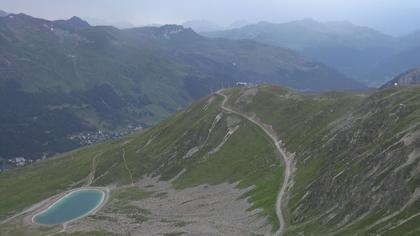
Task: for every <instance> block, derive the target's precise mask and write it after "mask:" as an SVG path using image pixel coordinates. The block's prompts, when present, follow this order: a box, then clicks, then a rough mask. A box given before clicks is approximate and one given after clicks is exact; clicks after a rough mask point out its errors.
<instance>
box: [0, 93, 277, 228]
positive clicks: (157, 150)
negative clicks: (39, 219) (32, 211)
mask: <svg viewBox="0 0 420 236" xmlns="http://www.w3.org/2000/svg"><path fill="white" fill-rule="evenodd" d="M220 102H221V97H219V96H216V95H214V96H212V97H210V98H207V99H205V100H203V101H201V102H199V103H196V104H194V105H193V106H192V107H190V108H188V109H187V110H185V111H181V112H179V113H177V114H176V115H174V116H173V117H172V118H170V119H168V120H166V121H164V122H162V123H161V124H160V125H158V126H156V127H154V128H151V129H149V130H147V131H146V132H144V133H142V134H135V135H132V136H129V137H127V138H125V139H122V140H120V141H114V142H106V143H103V144H99V145H95V146H92V147H88V148H84V149H81V150H77V151H74V152H71V153H68V154H64V155H63V156H60V157H55V158H51V159H49V160H46V161H43V162H41V163H37V164H35V165H32V166H29V167H25V168H22V169H18V170H15V171H10V172H6V173H2V174H1V176H0V180H1V185H0V189H1V191H2V192H4V193H5V194H3V195H2V197H1V201H0V215H1V216H2V218H3V219H4V218H5V217H6V216H8V215H10V214H12V213H13V212H17V211H20V210H22V209H23V208H25V207H28V206H30V205H31V204H34V203H36V202H38V201H40V200H42V199H45V198H47V197H49V196H51V195H54V194H57V193H59V192H62V191H64V190H66V189H70V188H75V187H78V186H83V185H85V184H86V183H87V181H88V179H89V178H88V176H89V174H90V172H91V170H92V168H94V169H95V174H94V178H93V179H94V180H93V182H92V185H94V186H109V185H113V184H117V186H123V185H127V184H129V183H131V178H132V179H133V181H137V180H139V179H141V178H142V177H144V175H146V174H147V175H159V176H160V178H161V179H162V180H168V179H171V178H173V177H175V176H176V175H177V174H178V173H180V172H181V171H183V170H184V172H182V173H183V174H182V175H180V176H179V177H178V178H177V179H176V181H175V182H173V185H174V187H175V188H176V189H185V188H191V187H194V186H197V185H201V184H211V185H215V184H220V183H224V182H231V183H238V187H239V188H248V187H250V186H254V188H252V189H250V190H248V191H247V192H246V193H245V195H244V196H243V197H248V198H249V201H250V202H252V204H253V207H254V208H260V209H262V210H263V215H265V216H267V217H268V219H269V222H271V223H272V225H273V228H276V227H278V225H277V224H278V223H277V218H276V215H275V211H274V205H275V200H276V192H277V191H278V189H279V187H280V186H281V182H282V168H281V163H280V161H279V159H278V158H277V157H276V155H277V154H276V153H275V149H274V147H273V145H272V144H271V143H270V140H269V138H268V137H266V136H265V134H264V133H263V132H262V131H261V130H259V128H258V127H256V126H255V125H253V124H252V123H249V122H247V121H245V120H243V119H241V118H240V117H238V116H235V115H230V114H227V113H225V112H223V111H222V110H221V109H220ZM123 155H124V157H125V162H124V158H123ZM93 160H94V161H93ZM93 163H94V164H93ZM92 165H94V166H92ZM127 167H128V168H129V170H130V171H129V172H128V171H127ZM117 189H118V188H117ZM115 191H117V190H115ZM9 226H10V225H9ZM3 227H7V226H3ZM7 229H8V230H11V229H13V227H12V226H10V228H9V227H7ZM28 230H29V229H28ZM8 232H13V230H11V231H8Z"/></svg>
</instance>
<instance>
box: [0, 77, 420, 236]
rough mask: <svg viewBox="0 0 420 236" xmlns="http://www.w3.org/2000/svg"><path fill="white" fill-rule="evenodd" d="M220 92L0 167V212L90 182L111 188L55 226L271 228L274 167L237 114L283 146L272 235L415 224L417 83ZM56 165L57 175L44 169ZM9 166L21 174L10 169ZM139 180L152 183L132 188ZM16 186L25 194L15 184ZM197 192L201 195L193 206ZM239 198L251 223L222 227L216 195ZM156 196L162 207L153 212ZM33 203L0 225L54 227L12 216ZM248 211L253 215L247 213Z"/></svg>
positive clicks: (389, 229) (255, 132) (411, 229)
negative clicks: (85, 142)
mask: <svg viewBox="0 0 420 236" xmlns="http://www.w3.org/2000/svg"><path fill="white" fill-rule="evenodd" d="M223 94H225V96H227V97H228V99H227V100H226V102H225V107H228V108H229V109H231V111H229V110H228V111H226V110H223V109H222V107H223V106H222V105H223V103H224V102H223V101H224V99H223V97H222V96H220V95H217V94H212V95H209V96H208V97H205V98H203V99H202V100H200V101H199V102H197V103H194V104H193V105H192V106H191V107H188V108H186V109H184V110H181V111H179V112H178V113H177V114H175V115H173V116H172V117H170V118H168V119H167V120H165V121H163V122H162V123H160V124H159V125H157V126H156V127H153V128H151V129H148V130H146V131H145V132H143V133H137V134H132V135H130V136H127V137H124V138H122V139H121V140H115V141H108V142H106V143H102V144H97V145H94V146H90V147H86V148H83V149H79V150H76V151H74V152H71V153H67V154H64V155H62V156H61V157H55V158H52V159H49V160H46V161H42V162H39V163H36V164H35V165H34V166H28V167H25V168H22V169H17V170H13V171H8V172H4V173H0V175H1V178H0V181H2V182H1V183H2V184H0V186H1V187H0V188H3V189H2V190H6V189H7V191H2V192H5V195H4V196H3V201H1V202H0V215H1V216H2V218H3V219H4V218H7V216H10V215H13V213H19V212H20V211H21V210H22V209H24V208H26V207H29V206H31V205H32V204H36V203H37V202H39V201H42V200H43V199H48V197H50V196H54V195H55V194H57V193H60V192H62V191H65V190H68V189H72V188H75V187H77V186H83V185H84V184H86V183H90V184H91V185H92V186H100V187H110V191H111V192H110V194H111V196H113V197H111V198H110V200H109V202H107V203H106V205H105V206H104V208H103V209H101V210H100V211H99V212H98V213H96V214H95V215H92V216H89V217H87V218H86V220H83V221H78V222H73V223H71V224H68V225H67V227H66V233H81V234H83V233H84V234H89V233H93V232H95V231H97V229H98V227H103V226H105V225H112V227H108V228H102V229H103V230H104V231H101V232H100V233H99V234H120V233H121V232H122V231H121V230H120V229H121V224H120V223H118V222H120V221H123V222H129V223H124V230H125V231H124V232H131V233H136V232H137V233H139V232H141V233H145V231H144V230H149V231H148V232H149V234H150V233H154V234H163V233H175V232H180V231H182V232H186V233H192V234H193V233H198V232H202V231H200V229H201V230H202V229H203V228H202V227H203V225H205V226H206V227H210V228H211V229H212V230H214V231H213V232H218V233H220V234H229V235H244V234H253V233H254V234H255V233H260V234H269V233H271V232H275V231H276V230H277V229H279V228H280V225H279V223H278V219H277V217H276V214H275V210H276V209H277V208H276V199H277V197H278V194H279V187H283V188H284V186H283V184H282V181H284V176H285V166H284V164H283V163H282V162H281V161H279V159H278V158H279V156H277V154H278V153H277V152H276V151H275V149H276V148H275V147H274V144H273V142H272V140H271V139H270V138H269V137H268V136H267V133H265V132H263V131H262V130H261V129H260V127H258V125H255V124H254V123H252V122H249V120H247V119H243V117H242V116H238V115H235V113H237V112H238V113H240V114H244V115H245V116H246V117H252V119H253V120H257V121H258V122H259V123H263V124H266V125H267V127H269V128H270V129H272V130H273V131H274V132H275V133H276V134H277V135H278V137H281V140H282V142H281V143H279V145H281V146H282V148H285V149H287V151H288V152H291V153H293V154H294V160H295V162H296V163H295V167H294V168H293V171H292V173H291V174H292V181H291V182H290V184H289V185H288V186H287V188H285V195H284V196H285V197H284V199H283V200H282V204H283V205H282V214H284V217H285V222H286V223H285V224H284V226H285V228H284V234H283V235H296V234H302V233H304V234H307V233H311V234H312V235H355V234H360V235H365V234H381V235H387V236H393V235H410V234H411V235H415V234H416V232H417V231H418V230H419V226H418V224H415V222H417V219H418V215H419V214H418V213H419V212H420V207H419V206H420V205H419V201H420V199H419V198H418V194H417V190H416V189H417V188H418V185H419V181H418V175H417V173H418V169H417V165H418V162H419V160H420V159H419V158H418V150H416V143H417V142H418V140H419V137H420V136H419V127H418V121H419V118H418V112H419V110H420V106H419V104H418V102H417V101H418V100H417V99H416V98H418V96H419V88H418V87H401V88H391V89H385V90H380V91H374V92H371V93H364V94H363V93H343V92H342V93H338V92H330V93H325V94H302V93H297V92H294V91H291V90H289V89H286V88H282V87H277V86H271V85H260V86H256V87H248V88H235V89H230V90H224V91H223ZM401 104H404V105H403V106H402V105H401ZM232 111H234V112H232ZM378 121H379V122H378ZM276 153H277V154H276ZM93 159H95V161H94V163H95V164H94V165H92V163H93ZM92 166H93V168H94V170H95V171H94V172H92ZM75 168H77V170H78V171H74V170H75ZM127 169H128V170H129V171H128V170H127ZM58 172H60V173H61V175H58V176H57V178H47V177H48V176H52V175H55V174H56V173H58ZM92 173H94V175H93V177H92ZM18 175H19V176H22V177H21V178H16V176H18ZM45 179H47V180H48V181H45ZM42 180H43V181H42ZM40 181H42V182H40ZM168 181H169V182H168ZM41 183H42V184H41ZM132 183H134V185H133V184H132ZM228 183H234V185H233V188H234V189H237V190H238V191H239V190H242V191H241V192H240V194H239V196H238V195H231V193H232V191H234V190H233V189H230V188H228V187H227V185H226V184H228ZM159 186H160V187H159ZM252 186H254V187H252ZM35 188H37V189H38V191H33V189H35ZM159 188H163V189H164V192H166V194H163V192H162V190H159ZM205 189H210V190H211V191H212V192H213V194H216V195H217V196H220V197H222V196H223V197H224V198H223V200H221V199H220V198H210V199H209V198H208V197H209V196H213V195H212V194H211V193H210V192H205V193H206V196H204V195H197V194H199V193H201V192H203V191H205ZM151 190H152V191H156V192H155V193H153V192H149V193H148V194H144V192H148V191H151ZM349 190H351V191H349ZM396 190H397V191H396ZM18 191H23V193H25V194H20V195H17V194H15V193H17V192H18ZM122 192H125V194H122ZM140 193H141V194H140ZM186 193H187V194H186ZM139 194H140V196H141V197H140V198H139V197H136V196H138V195H139ZM178 194H181V195H178ZM184 194H186V195H184ZM349 194H350V195H351V197H349ZM199 196H200V197H201V198H205V199H208V202H207V203H206V202H198V203H197V205H194V202H196V201H198V200H197V197H199ZM229 196H230V197H232V198H230V197H229ZM178 197H179V198H182V199H184V200H183V201H178V200H177V199H178ZM244 198H245V199H247V201H249V203H250V204H251V206H249V205H247V207H246V209H249V211H243V212H241V213H240V214H239V215H235V217H238V218H240V219H248V220H251V221H252V222H259V223H258V224H249V222H248V223H243V222H242V221H241V222H231V221H229V224H230V225H231V226H232V227H228V228H225V227H222V226H221V225H223V224H225V223H226V221H227V220H229V219H231V217H232V215H229V214H228V213H227V212H225V211H220V210H219V205H218V203H220V202H224V201H226V202H229V204H226V205H224V207H223V208H229V206H237V208H241V207H239V205H235V204H237V203H238V202H241V201H242V200H243V199H244ZM186 199H187V202H185V201H186ZM193 199H195V200H193ZM190 200H191V201H190ZM168 202H170V203H171V204H170V205H167V204H168ZM209 202H211V203H209ZM154 203H156V204H154ZM138 204H139V205H138ZM190 204H192V205H190ZM209 204H210V205H209ZM184 205H186V206H188V207H192V209H194V210H195V211H198V212H200V214H199V215H194V217H195V218H194V220H191V219H190V218H184V217H181V216H180V215H183V213H180V212H185V211H186V210H187V211H189V210H188V209H189V208H182V206H184ZM159 206H165V207H169V208H166V210H165V214H161V213H159V212H160V211H159V209H160V208H159ZM207 206H211V209H213V210H214V211H216V212H217V213H214V214H217V215H218V216H220V217H219V218H212V221H209V220H208V218H206V217H205V216H207V215H212V214H209V208H206V207H207ZM242 207H243V206H242ZM127 208H130V209H132V210H130V211H127V210H125V209H127ZM139 208H140V209H139ZM237 208H235V209H237ZM141 209H143V210H141ZM145 209H146V210H145ZM167 209H173V210H174V211H175V212H173V211H171V213H170V214H171V215H170V216H171V218H172V219H173V220H175V221H176V222H177V224H176V225H177V226H174V225H173V224H174V223H173V222H171V221H169V222H167V218H165V216H167V215H168V210H167ZM258 209H259V210H258ZM254 210H258V211H254ZM214 211H213V212H214ZM230 211H231V212H232V211H233V210H230ZM250 212H251V213H250ZM34 213H36V210H34V211H33V212H32V211H29V212H27V213H26V214H24V215H21V216H19V217H17V218H13V219H12V220H10V221H8V222H6V223H3V224H2V225H1V227H2V229H3V230H4V232H5V233H6V235H8V234H9V235H13V233H15V234H16V233H17V232H19V233H21V234H25V233H27V232H31V233H32V234H31V235H43V234H45V233H46V232H47V233H54V232H57V231H60V230H62V229H61V228H60V227H52V228H48V229H47V228H45V229H43V230H41V231H40V229H39V228H37V227H36V226H34V225H32V224H29V223H25V221H22V219H25V217H30V216H31V215H32V214H34ZM219 214H220V215H219ZM250 214H252V215H254V216H257V218H252V217H251V218H249V217H250ZM224 217H226V219H225V218H224ZM220 218H222V219H225V220H224V221H220V220H218V219H220ZM135 219H138V221H136V220H135ZM140 219H141V220H140ZM143 222H145V223H144V224H143ZM180 222H190V223H189V224H181V223H180ZM203 222H205V223H203ZM261 222H265V223H261ZM178 223H179V224H178ZM146 224H147V227H146V228H147V229H146V228H145V227H144V225H146ZM242 224H243V225H242ZM267 224H268V225H269V226H271V227H267ZM241 225H242V226H241ZM237 227H239V228H241V229H242V231H237Z"/></svg>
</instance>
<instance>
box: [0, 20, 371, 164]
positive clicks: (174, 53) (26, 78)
mask: <svg viewBox="0 0 420 236" xmlns="http://www.w3.org/2000/svg"><path fill="white" fill-rule="evenodd" d="M0 72H1V73H0V89H1V90H2V93H1V94H0V96H2V99H1V100H0V107H11V109H8V110H6V111H2V112H1V113H0V114H1V115H0V120H2V121H3V122H0V124H1V126H0V129H1V130H2V131H3V130H4V131H5V132H0V142H1V143H0V144H1V145H2V146H5V147H9V144H12V145H11V146H10V148H5V149H2V150H1V153H0V155H2V156H5V157H6V158H9V157H14V156H20V155H24V156H25V157H31V158H33V157H41V156H42V154H43V153H56V152H62V151H64V150H69V149H70V148H73V147H74V146H75V145H76V144H75V143H74V142H73V141H71V140H69V139H68V137H69V136H70V135H73V134H77V133H80V131H89V130H97V129H105V130H115V129H120V128H125V127H127V126H129V125H133V126H138V125H143V126H150V125H153V124H155V123H156V122H157V121H159V120H161V119H163V118H165V117H167V116H168V115H169V114H171V113H173V112H175V111H176V110H177V109H178V108H180V107H183V106H186V105H187V104H190V103H191V102H192V101H194V100H196V99H198V98H200V97H202V96H205V95H207V94H209V93H211V91H215V90H217V89H219V88H221V87H227V86H233V85H234V84H235V83H236V82H237V81H244V82H251V83H260V82H270V83H275V84H283V85H286V86H290V87H293V88H295V89H299V90H310V91H323V90H330V89H333V90H334V89H337V90H340V89H360V88H363V86H361V85H359V84H358V83H356V82H354V81H352V80H349V79H347V78H346V77H345V76H343V75H341V74H339V73H337V72H335V71H334V70H332V69H330V68H328V67H326V66H324V65H322V64H319V63H317V62H314V61H312V60H308V59H306V58H304V57H302V56H300V55H299V54H297V53H295V52H292V51H289V50H285V49H281V48H276V47H272V46H267V45H262V44H258V43H255V42H250V41H239V42H237V41H231V40H211V39H206V38H204V37H201V36H199V35H197V34H196V33H194V32H193V31H192V30H190V29H185V28H183V27H181V26H175V25H168V26H163V27H160V28H156V27H146V28H136V29H127V30H119V29H116V28H113V27H107V26H97V27H92V26H90V25H89V24H87V23H86V22H84V21H83V20H81V19H79V18H77V17H73V18H71V19H69V20H60V21H47V20H43V19H37V18H33V17H30V16H27V15H24V14H12V15H10V16H8V17H2V18H0ZM51 98H53V99H51ZM28 102H29V104H30V105H28ZM45 114H47V115H45ZM63 117H68V118H66V119H65V118H63ZM63 123H64V124H67V125H66V126H63V125H61V124H63ZM57 126H59V127H62V128H61V129H57ZM28 127H31V128H28ZM30 137H39V138H37V140H38V141H37V142H36V141H34V139H32V138H30ZM4 140H6V141H7V140H9V141H10V142H7V144H8V145H6V141H4Z"/></svg>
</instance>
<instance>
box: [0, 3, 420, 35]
mask: <svg viewBox="0 0 420 236" xmlns="http://www.w3.org/2000/svg"><path fill="white" fill-rule="evenodd" d="M0 9H3V10H5V11H8V12H12V13H19V12H24V13H27V14H30V15H33V16H37V17H41V18H47V19H58V18H60V19H62V18H69V17H71V16H74V15H77V16H80V17H82V18H86V17H89V18H97V19H104V20H107V21H110V22H111V21H112V22H128V23H131V24H134V25H146V24H153V23H157V24H164V23H177V24H180V23H182V22H184V21H187V20H192V19H200V20H201V19H206V20H210V21H212V22H215V23H217V24H221V25H228V24H230V23H232V22H234V21H236V20H246V21H248V22H258V21H271V22H285V21H291V20H297V19H302V18H306V17H310V18H314V19H317V20H321V21H326V20H348V21H351V22H353V23H356V24H361V25H366V26H371V27H374V28H376V29H379V30H382V31H384V32H386V33H390V34H403V33H407V32H409V31H412V30H417V29H420V0H0Z"/></svg>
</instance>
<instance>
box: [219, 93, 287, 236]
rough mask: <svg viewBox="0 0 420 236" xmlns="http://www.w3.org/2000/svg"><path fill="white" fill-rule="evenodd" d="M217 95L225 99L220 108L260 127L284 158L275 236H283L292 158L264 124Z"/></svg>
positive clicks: (277, 203)
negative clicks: (232, 107)
mask: <svg viewBox="0 0 420 236" xmlns="http://www.w3.org/2000/svg"><path fill="white" fill-rule="evenodd" d="M216 94H218V95H220V96H222V97H223V98H224V100H223V102H222V104H221V106H220V107H221V108H222V109H223V110H225V111H227V112H230V113H234V114H236V115H239V116H241V117H243V118H245V119H247V120H249V121H250V122H252V123H254V124H255V125H257V126H258V127H260V128H261V129H262V130H263V131H264V133H266V134H267V135H268V136H269V137H270V138H271V140H272V141H273V143H274V145H275V147H276V149H277V151H278V152H279V153H280V155H281V156H282V160H283V162H284V164H285V173H284V180H283V184H282V186H281V189H280V191H279V193H278V195H277V200H276V215H277V218H278V219H279V223H280V227H279V229H278V230H277V232H276V233H275V234H274V235H278V236H281V235H283V233H284V231H285V229H286V221H285V217H284V214H283V211H282V208H283V206H282V202H283V198H284V197H285V195H286V190H287V186H288V183H289V181H290V178H291V172H292V158H291V157H289V156H288V155H287V153H286V151H285V150H283V149H282V148H281V146H280V144H279V143H280V142H281V141H279V140H278V139H277V137H276V136H275V135H274V134H273V133H272V132H270V130H269V129H267V128H266V127H265V126H264V124H263V123H261V122H260V121H257V120H255V119H253V118H252V117H249V116H247V115H246V114H244V113H241V112H238V111H235V110H232V109H231V108H229V107H226V102H227V100H228V97H227V96H226V95H225V94H223V93H222V90H219V91H217V92H216Z"/></svg>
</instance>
